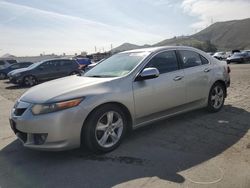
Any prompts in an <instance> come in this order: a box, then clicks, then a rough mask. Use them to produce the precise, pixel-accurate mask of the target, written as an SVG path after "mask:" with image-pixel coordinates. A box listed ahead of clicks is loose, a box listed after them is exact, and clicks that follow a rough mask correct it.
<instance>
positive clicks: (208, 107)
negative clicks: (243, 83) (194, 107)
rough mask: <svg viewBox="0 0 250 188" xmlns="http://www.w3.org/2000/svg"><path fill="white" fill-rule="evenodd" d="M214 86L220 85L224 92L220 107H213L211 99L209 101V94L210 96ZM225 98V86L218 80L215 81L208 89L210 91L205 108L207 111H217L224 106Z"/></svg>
mask: <svg viewBox="0 0 250 188" xmlns="http://www.w3.org/2000/svg"><path fill="white" fill-rule="evenodd" d="M216 86H220V87H221V88H222V89H223V93H224V97H223V103H222V105H221V107H220V108H214V107H213V105H212V101H211V96H212V91H213V89H214V88H215V87H216ZM225 98H226V88H225V86H224V85H223V84H221V83H220V82H216V83H215V84H214V85H213V86H212V87H211V89H210V92H209V96H208V103H207V110H208V111H209V112H212V113H215V112H219V111H220V110H221V109H222V108H223V106H224V102H225Z"/></svg>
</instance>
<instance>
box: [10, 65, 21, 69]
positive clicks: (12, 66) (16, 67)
mask: <svg viewBox="0 0 250 188" xmlns="http://www.w3.org/2000/svg"><path fill="white" fill-rule="evenodd" d="M20 67H21V66H20V65H19V64H14V65H11V68H12V69H18V68H20Z"/></svg>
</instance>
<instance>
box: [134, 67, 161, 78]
mask: <svg viewBox="0 0 250 188" xmlns="http://www.w3.org/2000/svg"><path fill="white" fill-rule="evenodd" d="M159 75H160V72H159V71H158V69H157V68H152V67H151V68H145V69H144V70H143V71H142V72H141V73H140V74H139V75H138V76H137V78H136V81H142V80H149V79H153V78H157V77H158V76H159Z"/></svg>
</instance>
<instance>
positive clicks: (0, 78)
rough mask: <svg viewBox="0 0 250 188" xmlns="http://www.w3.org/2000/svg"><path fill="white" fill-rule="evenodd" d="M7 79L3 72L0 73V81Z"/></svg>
mask: <svg viewBox="0 0 250 188" xmlns="http://www.w3.org/2000/svg"><path fill="white" fill-rule="evenodd" d="M6 77H7V75H6V74H5V73H3V72H1V73H0V80H3V79H5V78H6Z"/></svg>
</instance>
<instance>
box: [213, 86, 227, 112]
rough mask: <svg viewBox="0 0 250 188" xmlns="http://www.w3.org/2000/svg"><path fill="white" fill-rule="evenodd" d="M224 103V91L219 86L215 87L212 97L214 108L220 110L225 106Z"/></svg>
mask: <svg viewBox="0 0 250 188" xmlns="http://www.w3.org/2000/svg"><path fill="white" fill-rule="evenodd" d="M223 101H224V90H223V88H221V87H220V86H219V85H217V86H216V87H214V89H213V91H212V95H211V102H212V106H213V107H214V108H215V109H219V108H220V107H221V105H223Z"/></svg>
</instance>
